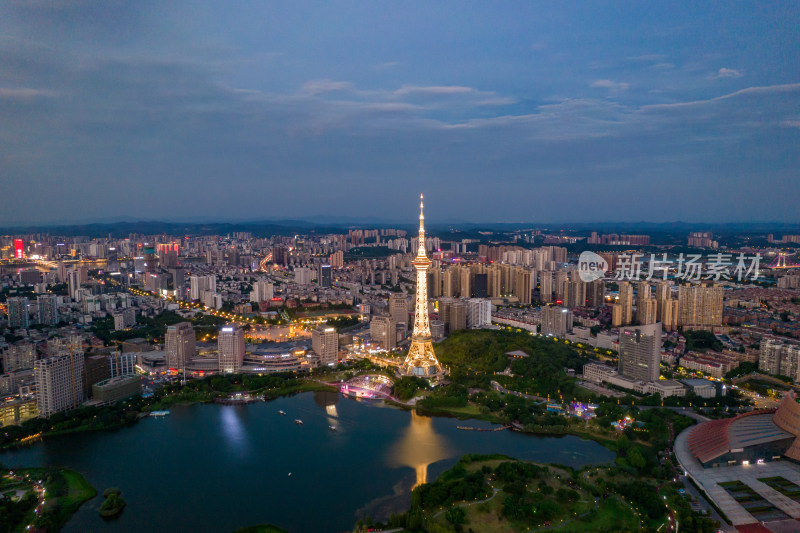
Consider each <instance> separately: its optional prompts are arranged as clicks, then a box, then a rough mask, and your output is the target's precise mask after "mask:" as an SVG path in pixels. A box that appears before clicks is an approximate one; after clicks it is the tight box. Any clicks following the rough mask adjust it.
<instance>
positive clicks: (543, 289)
mask: <svg viewBox="0 0 800 533" xmlns="http://www.w3.org/2000/svg"><path fill="white" fill-rule="evenodd" d="M539 299H540V300H541V301H542V303H550V302H552V301H553V273H552V272H550V271H547V270H543V271H542V272H540V273H539Z"/></svg>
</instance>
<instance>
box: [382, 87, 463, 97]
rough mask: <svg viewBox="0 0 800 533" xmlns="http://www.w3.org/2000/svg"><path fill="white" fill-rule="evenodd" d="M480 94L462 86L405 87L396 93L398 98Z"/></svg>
mask: <svg viewBox="0 0 800 533" xmlns="http://www.w3.org/2000/svg"><path fill="white" fill-rule="evenodd" d="M475 92H478V91H476V90H475V89H473V88H472V87H463V86H460V85H431V86H419V85H403V86H402V87H400V88H399V89H397V90H396V91H395V94H396V95H398V96H405V95H413V94H421V95H452V94H469V93H475Z"/></svg>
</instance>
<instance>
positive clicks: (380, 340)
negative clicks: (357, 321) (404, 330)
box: [369, 316, 397, 350]
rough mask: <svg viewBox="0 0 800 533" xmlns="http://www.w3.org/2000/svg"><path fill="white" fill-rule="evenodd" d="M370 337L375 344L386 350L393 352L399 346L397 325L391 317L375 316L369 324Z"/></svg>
mask: <svg viewBox="0 0 800 533" xmlns="http://www.w3.org/2000/svg"><path fill="white" fill-rule="evenodd" d="M369 336H370V338H371V339H372V342H373V343H376V344H379V345H380V346H381V348H383V349H384V350H393V349H394V348H395V346H397V324H396V323H395V321H394V319H393V318H392V317H390V316H375V317H372V321H370V323H369Z"/></svg>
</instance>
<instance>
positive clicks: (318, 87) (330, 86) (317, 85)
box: [302, 80, 353, 94]
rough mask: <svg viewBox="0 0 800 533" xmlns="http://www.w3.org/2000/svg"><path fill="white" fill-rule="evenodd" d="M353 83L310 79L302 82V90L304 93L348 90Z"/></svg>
mask: <svg viewBox="0 0 800 533" xmlns="http://www.w3.org/2000/svg"><path fill="white" fill-rule="evenodd" d="M352 88H353V84H351V83H349V82H346V81H333V80H312V81H309V82H306V83H304V84H303V88H302V92H303V93H305V94H322V93H328V92H334V91H348V90H350V89H352Z"/></svg>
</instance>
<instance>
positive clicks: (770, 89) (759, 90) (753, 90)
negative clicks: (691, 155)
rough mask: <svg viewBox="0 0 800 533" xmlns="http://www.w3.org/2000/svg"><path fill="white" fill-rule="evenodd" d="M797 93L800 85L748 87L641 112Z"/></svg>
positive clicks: (659, 105)
mask: <svg viewBox="0 0 800 533" xmlns="http://www.w3.org/2000/svg"><path fill="white" fill-rule="evenodd" d="M795 91H800V83H786V84H782V85H767V86H764V87H747V88H746V89H740V90H738V91H735V92H732V93H729V94H723V95H721V96H715V97H714V98H709V99H707V100H694V101H691V102H674V103H670V104H651V105H645V106H642V107H641V110H643V111H648V110H659V109H675V108H682V107H695V106H703V105H707V104H713V103H715V102H719V101H720V100H727V99H728V98H735V97H737V96H742V95H753V94H769V93H785V92H795Z"/></svg>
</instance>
